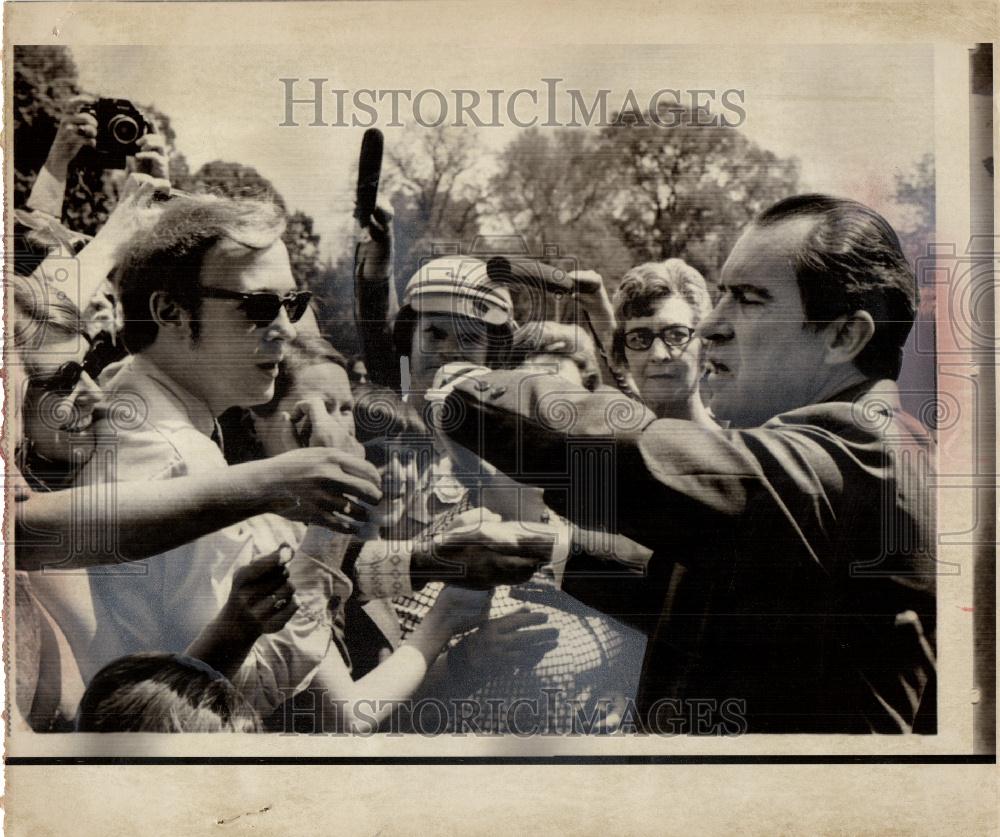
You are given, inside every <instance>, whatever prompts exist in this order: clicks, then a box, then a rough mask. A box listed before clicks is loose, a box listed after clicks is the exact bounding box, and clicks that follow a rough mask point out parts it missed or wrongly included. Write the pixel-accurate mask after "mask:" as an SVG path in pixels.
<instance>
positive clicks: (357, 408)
mask: <svg viewBox="0 0 1000 837" xmlns="http://www.w3.org/2000/svg"><path fill="white" fill-rule="evenodd" d="M354 420H355V423H356V425H357V429H358V438H359V440H360V441H361V442H362V443H363V444H364V446H365V455H366V457H367V458H368V460H369V461H370V462H371V463H372V464H373V465H375V467H377V468H378V469H379V472H380V473H381V474H382V491H383V494H384V496H385V500H386V505H387V507H388V513H389V516H393V512H394V511H398V510H399V508H401V507H402V506H403V505H405V503H406V501H407V497H409V495H411V494H412V493H413V491H415V490H416V488H417V486H418V485H419V482H420V476H421V472H422V469H423V467H424V466H426V464H427V463H428V462H429V460H430V457H431V452H432V450H433V441H432V437H431V434H430V431H429V430H428V429H427V425H426V424H424V422H423V420H422V419H421V418H420V414H419V413H418V412H417V410H416V409H414V408H413V407H412V406H410V405H409V404H407V403H406V402H405V401H403V399H402V398H400V397H399V396H398V395H396V393H394V392H393V391H392V390H389V389H383V388H381V387H373V386H366V387H359V388H358V390H357V393H356V400H355V405H354Z"/></svg>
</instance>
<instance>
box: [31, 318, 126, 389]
mask: <svg viewBox="0 0 1000 837" xmlns="http://www.w3.org/2000/svg"><path fill="white" fill-rule="evenodd" d="M103 335H104V332H101V334H100V335H98V338H100V337H102V336H103ZM82 336H83V337H85V338H86V340H87V342H88V343H90V348H89V349H87V354H85V355H84V356H83V361H82V362H80V361H76V360H70V361H67V362H66V363H64V364H62V365H61V366H60V367H59V368H58V369H57V370H56V371H55V372H53V373H52V374H51V375H44V376H41V375H33V376H32V377H31V379H30V381H29V384H30V386H31V387H33V388H34V389H37V390H39V391H40V392H51V393H53V394H55V395H69V394H70V393H71V392H73V390H74V389H76V385H77V384H79V383H80V378H82V377H83V373H84V372H86V373H87V374H88V375H89V376H90V377H91V378H93V379H94V380H95V381H96V380H97V376H98V375H100V374H101V371H102V370H103V368H104V367H105V366H106V365H107V364H106V363H105V354H106V346H105V343H104V341H102V340H100V339H96V340H91V339H90V337H89V336H88V335H86V334H84V335H82Z"/></svg>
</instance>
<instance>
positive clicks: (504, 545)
mask: <svg viewBox="0 0 1000 837" xmlns="http://www.w3.org/2000/svg"><path fill="white" fill-rule="evenodd" d="M554 543H555V540H554V537H553V536H551V535H545V534H534V533H527V532H525V531H524V529H523V528H522V527H521V526H520V525H519V524H517V523H503V522H501V520H500V517H499V516H498V515H495V514H493V513H492V512H489V511H486V510H485V509H472V510H470V511H467V512H464V513H463V514H462V515H460V516H459V517H458V518H456V520H455V525H453V526H452V528H450V529H448V530H447V531H445V532H440V533H438V534H436V535H433V536H429V537H425V538H421V539H419V540H418V541H417V542H416V544H415V545H414V550H413V554H412V557H411V563H410V572H411V573H412V575H413V576H414V577H415V578H423V579H425V580H431V581H446V582H448V583H449V584H454V585H456V586H458V587H466V588H470V589H473V590H486V589H489V588H490V587H496V586H497V585H499V584H521V583H523V582H525V581H527V580H528V579H529V578H531V576H533V575H534V574H535V572H536V570H537V569H538V567H539V566H541V565H542V564H544V563H545V562H546V561H548V560H549V559H550V558H551V556H552V547H553V545H554Z"/></svg>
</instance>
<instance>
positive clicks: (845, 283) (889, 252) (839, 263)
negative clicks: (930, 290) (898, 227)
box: [754, 194, 917, 380]
mask: <svg viewBox="0 0 1000 837" xmlns="http://www.w3.org/2000/svg"><path fill="white" fill-rule="evenodd" d="M797 218H811V219H814V220H815V223H814V224H813V226H812V228H811V229H810V230H809V232H808V233H807V234H806V237H805V241H804V242H803V244H802V246H801V247H800V249H799V251H798V253H796V256H795V276H796V279H797V280H798V285H799V293H800V294H801V296H802V307H803V308H804V309H805V314H806V321H807V323H809V324H812V325H815V326H817V327H820V326H823V325H825V324H827V323H830V322H832V321H833V320H836V319H837V318H838V317H841V316H844V315H845V314H853V313H854V312H856V311H867V312H868V313H869V314H870V315H871V317H872V319H873V320H874V321H875V334H874V335H873V336H872V339H871V340H870V341H869V342H868V345H867V346H865V347H864V349H862V351H861V352H860V354H858V356H857V357H856V358H855V359H854V363H855V365H856V366H857V367H858V369H859V370H860V371H861V372H862V373H864V374H865V375H866V376H868V377H869V378H892V379H893V380H895V379H896V378H898V377H899V370H900V367H901V366H902V363H903V344H905V343H906V338H907V336H908V335H909V333H910V329H911V328H912V327H913V320H914V316H915V314H916V309H917V282H916V278H915V277H914V275H913V271H912V270H911V269H910V265H909V264H908V263H907V261H906V257H905V256H904V255H903V250H902V248H901V247H900V244H899V237H898V236H897V235H896V232H895V230H893V228H892V227H891V226H890V225H889V222H888V221H886V220H885V218H883V217H882V216H881V215H879V214H878V213H877V212H875V211H874V210H872V209H869V208H868V207H867V206H865V205H864V204H861V203H858V202H857V201H852V200H847V199H846V198H835V197H830V196H829V195H819V194H810V195H796V196H795V197H791V198H786V199H785V200H782V201H779V202H778V203H776V204H775V205H774V206H772V207H770V208H769V209H766V210H765V211H764V212H762V213H761V214H760V215H759V216H757V218H756V219H755V221H754V223H755V225H756V226H758V227H773V226H775V225H777V224H780V223H782V222H784V221H792V220H795V219H797Z"/></svg>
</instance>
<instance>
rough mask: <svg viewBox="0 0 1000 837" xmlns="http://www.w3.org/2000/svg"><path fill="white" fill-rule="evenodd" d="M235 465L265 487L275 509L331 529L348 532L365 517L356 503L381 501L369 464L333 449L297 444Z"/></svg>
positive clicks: (375, 476)
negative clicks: (296, 447) (279, 451)
mask: <svg viewBox="0 0 1000 837" xmlns="http://www.w3.org/2000/svg"><path fill="white" fill-rule="evenodd" d="M237 468H241V469H244V468H245V469H247V472H248V473H247V478H248V479H251V480H261V481H262V484H263V485H265V486H267V487H268V489H269V492H270V496H271V497H272V499H273V502H272V505H273V508H272V510H273V511H274V512H275V513H277V514H281V515H284V516H285V517H288V518H290V519H292V520H300V521H302V522H304V523H317V524H319V525H322V526H326V527H327V528H329V529H332V530H334V531H335V532H343V533H346V534H354V533H355V532H356V531H357V529H358V527H359V526H360V525H361V524H362V523H364V522H365V521H366V520H367V517H368V513H367V510H366V509H365V507H364V506H362V505H360V504H359V502H358V501H360V503H367V504H369V505H375V504H377V503H378V501H379V500H380V499H382V489H381V487H380V486H381V480H380V478H379V474H378V471H377V470H376V468H375V466H374V465H372V464H371V463H369V462H366V461H365V459H364V458H363V457H362V456H356V455H352V454H349V453H345V452H343V451H339V450H335V449H334V448H301V449H299V450H292V451H288V452H286V453H282V454H279V455H278V456H273V457H270V458H269V459H262V460H259V461H257V462H253V463H248V465H245V466H244V465H237V466H235V467H234V469H233V470H234V471H235V470H236V469H237ZM241 473H242V472H241Z"/></svg>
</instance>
